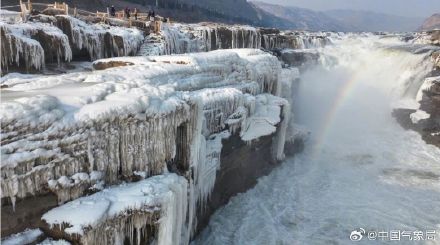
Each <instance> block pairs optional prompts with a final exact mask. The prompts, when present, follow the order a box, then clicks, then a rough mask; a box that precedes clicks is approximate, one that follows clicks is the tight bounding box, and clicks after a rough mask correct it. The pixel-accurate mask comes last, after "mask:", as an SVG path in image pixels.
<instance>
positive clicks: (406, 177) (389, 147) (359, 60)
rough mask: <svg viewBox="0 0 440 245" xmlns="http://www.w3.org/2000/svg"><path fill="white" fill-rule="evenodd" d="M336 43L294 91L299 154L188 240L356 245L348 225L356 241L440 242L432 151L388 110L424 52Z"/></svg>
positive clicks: (413, 83) (365, 42) (394, 44)
mask: <svg viewBox="0 0 440 245" xmlns="http://www.w3.org/2000/svg"><path fill="white" fill-rule="evenodd" d="M334 43H335V44H334V45H331V46H328V47H325V48H323V49H320V50H319V52H320V54H321V61H320V64H319V65H316V66H315V67H312V68H311V69H309V70H307V71H305V72H303V74H302V76H301V81H300V86H299V90H298V95H297V96H296V97H295V105H294V106H295V112H296V113H295V120H296V122H297V123H298V124H300V125H303V126H305V127H306V128H307V129H308V130H310V132H311V134H310V137H309V139H308V140H307V142H306V145H305V151H304V152H303V153H301V154H298V155H296V156H295V157H293V158H288V159H286V161H285V162H284V163H283V164H282V165H280V166H279V167H278V168H277V169H275V170H274V171H273V172H272V173H271V174H270V175H268V176H265V177H262V178H261V179H260V180H259V182H258V184H257V185H256V186H255V188H253V189H251V190H249V191H247V192H246V193H242V194H239V195H237V196H235V197H233V198H232V199H231V200H230V202H229V203H228V204H227V205H226V206H225V207H223V208H221V209H220V210H218V211H217V212H216V213H215V214H214V215H213V216H212V218H211V221H210V223H209V225H208V227H207V228H206V229H205V230H204V231H203V232H202V234H201V235H199V237H197V239H196V241H195V242H194V243H195V244H237V245H238V244H239V245H243V244H264V245H268V244H356V243H355V242H353V241H351V240H350V235H351V234H352V232H353V231H354V230H357V231H359V232H360V234H361V235H362V238H361V241H360V242H358V244H388V243H392V244H394V243H396V244H397V242H395V241H391V239H396V240H397V234H399V235H400V238H399V240H400V243H398V244H440V150H439V149H438V148H436V147H434V146H432V145H427V144H425V143H424V141H423V140H422V139H421V137H420V136H419V135H418V134H417V133H415V132H412V131H406V130H404V129H402V128H401V127H400V126H399V125H398V123H397V122H396V121H395V119H394V118H393V117H392V116H391V112H392V109H393V107H394V106H396V104H406V105H410V106H413V105H414V104H415V103H414V98H415V95H416V92H417V89H418V87H419V86H420V84H421V79H422V77H423V76H425V75H426V73H427V72H428V71H429V69H430V67H429V63H428V62H426V60H427V59H426V54H423V53H422V54H415V53H417V52H414V51H415V50H416V49H417V48H415V47H410V46H405V45H403V43H401V42H400V41H399V40H398V39H397V38H379V37H375V36H363V37H354V36H353V37H344V38H339V39H337V40H334ZM403 102H404V103H403ZM360 228H362V229H363V230H365V232H363V231H362V230H360ZM420 232H421V233H422V235H423V236H422V237H421V236H420V234H421V233H420ZM433 233H435V234H434V235H433ZM353 234H356V232H355V233H353ZM417 234H418V235H417ZM433 236H434V238H435V240H433V239H432V238H433ZM417 237H418V238H423V239H425V240H424V241H410V240H409V239H417ZM353 238H355V237H353ZM426 239H429V240H426Z"/></svg>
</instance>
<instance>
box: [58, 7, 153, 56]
mask: <svg viewBox="0 0 440 245" xmlns="http://www.w3.org/2000/svg"><path fill="white" fill-rule="evenodd" d="M55 17H56V19H57V21H56V25H57V26H58V28H60V29H61V30H62V31H63V32H64V33H65V34H66V35H67V36H68V37H69V41H70V44H71V47H72V49H73V51H74V54H75V55H77V56H81V55H82V54H84V53H85V54H86V55H88V58H89V59H90V60H97V59H102V58H110V57H118V56H130V55H135V54H136V53H137V51H138V49H139V47H140V45H141V44H142V42H143V38H144V37H143V33H142V32H141V31H139V30H137V29H134V28H124V27H117V26H113V27H111V28H110V26H106V25H102V24H87V23H86V22H84V21H82V20H79V19H76V18H74V17H71V16H67V15H57V16H55Z"/></svg>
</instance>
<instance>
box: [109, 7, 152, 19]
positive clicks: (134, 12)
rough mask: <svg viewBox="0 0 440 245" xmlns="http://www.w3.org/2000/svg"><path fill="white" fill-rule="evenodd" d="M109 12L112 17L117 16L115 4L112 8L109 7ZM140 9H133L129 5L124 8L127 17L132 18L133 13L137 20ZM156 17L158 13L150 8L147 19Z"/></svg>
mask: <svg viewBox="0 0 440 245" xmlns="http://www.w3.org/2000/svg"><path fill="white" fill-rule="evenodd" d="M108 12H109V13H108V14H109V15H110V16H112V17H116V8H115V6H114V5H112V6H111V8H109V9H108ZM138 13H139V12H138V9H137V8H134V9H133V11H132V10H131V9H130V8H129V7H125V9H124V17H125V18H126V19H130V17H131V16H132V15H133V17H134V19H135V20H137V19H138ZM154 17H156V13H155V12H154V10H149V11H148V15H147V19H149V20H151V18H153V19H154Z"/></svg>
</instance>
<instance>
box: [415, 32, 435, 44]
mask: <svg viewBox="0 0 440 245" xmlns="http://www.w3.org/2000/svg"><path fill="white" fill-rule="evenodd" d="M414 43H416V44H431V45H440V30H433V31H427V32H421V33H417V34H416V35H415V37H414Z"/></svg>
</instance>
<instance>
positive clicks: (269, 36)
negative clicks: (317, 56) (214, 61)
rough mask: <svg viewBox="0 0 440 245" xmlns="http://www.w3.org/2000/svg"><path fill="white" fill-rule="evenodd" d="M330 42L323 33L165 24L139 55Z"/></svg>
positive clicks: (151, 36)
mask: <svg viewBox="0 0 440 245" xmlns="http://www.w3.org/2000/svg"><path fill="white" fill-rule="evenodd" d="M328 43H330V40H329V39H328V38H327V36H326V35H325V34H324V33H306V32H280V31H278V30H276V29H259V28H254V27H250V26H242V25H233V26H228V25H221V24H213V23H200V24H166V23H165V24H164V25H163V26H162V30H161V32H160V33H159V34H152V35H150V36H149V37H147V39H146V42H145V43H144V45H143V46H142V48H141V50H140V55H160V54H173V53H177V54H180V53H189V52H203V51H210V50H216V49H231V48H258V49H259V48H264V49H276V48H278V49H281V48H290V49H300V48H312V47H322V46H324V45H326V44H328Z"/></svg>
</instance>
